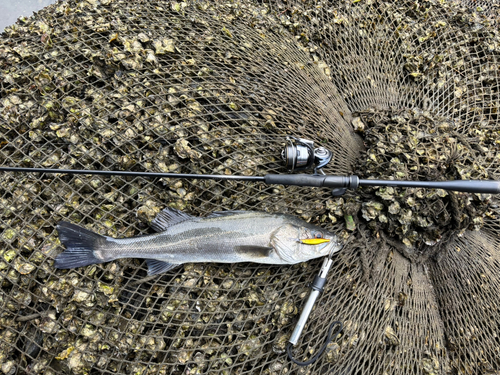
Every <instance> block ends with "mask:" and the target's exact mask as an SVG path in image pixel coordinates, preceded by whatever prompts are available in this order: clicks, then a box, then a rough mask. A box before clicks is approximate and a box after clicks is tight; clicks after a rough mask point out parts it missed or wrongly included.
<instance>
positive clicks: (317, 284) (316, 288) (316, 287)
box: [286, 248, 343, 366]
mask: <svg viewBox="0 0 500 375" xmlns="http://www.w3.org/2000/svg"><path fill="white" fill-rule="evenodd" d="M334 249H336V248H334ZM333 251H334V250H333V249H332V252H331V253H330V254H329V255H328V256H327V257H326V258H325V259H324V260H323V265H322V266H321V269H320V270H319V274H318V275H316V277H314V281H313V283H312V284H311V293H309V297H308V298H307V301H306V304H305V305H304V308H303V309H302V313H301V314H300V317H299V320H298V322H297V325H296V326H295V329H294V330H293V332H292V335H291V336H290V339H289V340H288V345H287V348H286V350H287V352H288V357H289V358H290V360H291V361H292V362H293V363H295V364H297V365H299V366H308V365H310V364H312V363H314V362H316V360H317V359H318V358H319V357H320V356H321V354H323V352H324V351H325V349H326V346H327V345H328V344H329V342H330V341H331V340H332V338H335V337H336V336H337V335H338V334H339V333H340V332H342V329H343V325H342V323H341V322H339V321H335V322H333V323H332V324H331V325H330V328H329V330H328V336H327V338H326V341H325V343H324V344H323V346H322V347H321V348H320V349H319V350H318V352H317V353H316V354H315V355H314V356H313V357H312V358H310V359H309V360H307V361H305V362H300V361H298V360H296V359H295V358H293V354H292V347H293V346H295V345H296V344H297V342H298V341H299V338H300V335H301V334H302V331H303V330H304V327H305V325H306V323H307V320H308V319H309V315H310V314H311V312H312V309H313V307H314V304H315V303H316V300H317V299H318V297H319V295H320V294H321V292H323V288H324V286H325V283H326V277H327V275H328V271H330V267H331V266H332V263H333V260H332V253H333ZM336 326H338V328H337V329H336V330H335V331H333V329H334V328H335V327H336Z"/></svg>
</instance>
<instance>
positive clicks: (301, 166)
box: [281, 137, 333, 174]
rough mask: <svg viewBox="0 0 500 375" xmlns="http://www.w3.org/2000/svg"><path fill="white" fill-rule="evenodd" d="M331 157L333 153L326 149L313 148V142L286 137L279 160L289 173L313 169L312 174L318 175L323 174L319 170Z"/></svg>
mask: <svg viewBox="0 0 500 375" xmlns="http://www.w3.org/2000/svg"><path fill="white" fill-rule="evenodd" d="M332 157H333V153H332V152H331V151H329V150H327V149H326V148H324V147H318V148H314V142H313V141H309V140H307V139H303V138H296V137H287V138H286V145H285V149H284V150H283V151H281V158H282V159H283V161H284V162H285V166H286V167H287V168H288V170H289V171H290V172H294V171H304V170H307V169H311V168H314V174H318V171H319V172H321V173H322V174H325V173H324V172H323V171H322V170H321V168H323V167H324V166H325V165H327V164H328V163H329V162H330V160H332Z"/></svg>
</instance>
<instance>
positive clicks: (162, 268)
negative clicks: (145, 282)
mask: <svg viewBox="0 0 500 375" xmlns="http://www.w3.org/2000/svg"><path fill="white" fill-rule="evenodd" d="M146 263H147V264H148V275H158V274H160V273H163V272H167V271H169V270H171V269H172V268H174V267H177V266H178V264H172V263H168V262H164V261H162V260H157V259H146Z"/></svg>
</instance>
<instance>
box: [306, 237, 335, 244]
mask: <svg viewBox="0 0 500 375" xmlns="http://www.w3.org/2000/svg"><path fill="white" fill-rule="evenodd" d="M299 241H300V242H301V243H303V244H305V245H320V244H324V243H328V242H330V240H329V239H327V238H306V239H304V240H299Z"/></svg>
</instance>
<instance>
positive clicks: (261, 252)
mask: <svg viewBox="0 0 500 375" xmlns="http://www.w3.org/2000/svg"><path fill="white" fill-rule="evenodd" d="M235 250H236V252H237V253H238V254H245V255H249V256H252V257H256V258H264V257H268V256H269V253H270V252H271V251H272V250H273V248H272V247H267V246H253V245H242V246H236V247H235Z"/></svg>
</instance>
